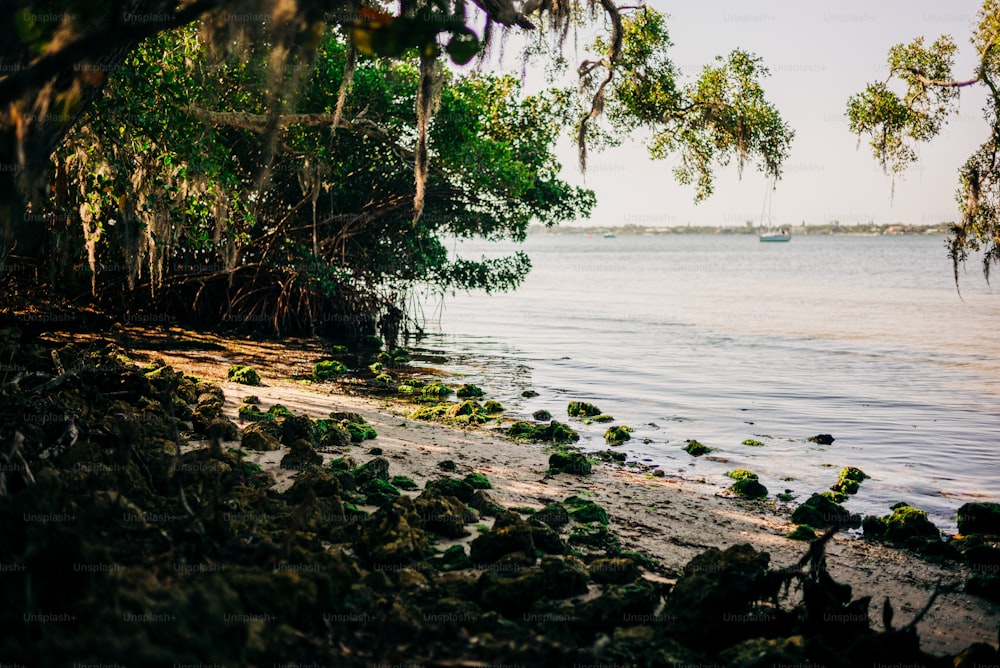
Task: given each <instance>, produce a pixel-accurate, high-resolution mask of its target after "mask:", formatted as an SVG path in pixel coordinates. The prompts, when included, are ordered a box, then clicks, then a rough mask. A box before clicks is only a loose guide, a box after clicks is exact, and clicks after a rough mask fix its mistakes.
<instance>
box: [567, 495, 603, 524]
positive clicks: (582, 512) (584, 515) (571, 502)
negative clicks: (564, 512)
mask: <svg viewBox="0 0 1000 668" xmlns="http://www.w3.org/2000/svg"><path fill="white" fill-rule="evenodd" d="M562 505H563V506H564V507H565V508H568V509H569V511H568V513H569V517H570V519H572V520H573V521H575V522H579V523H581V524H588V523H590V522H597V523H598V524H604V525H607V524H608V522H609V521H610V518H609V517H608V511H606V510H605V509H604V508H602V507H601V506H599V505H598V504H596V503H594V502H593V501H591V500H590V499H584V498H581V497H579V496H570V497H567V498H566V500H564V501H563V502H562Z"/></svg>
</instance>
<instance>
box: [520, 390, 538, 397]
mask: <svg viewBox="0 0 1000 668" xmlns="http://www.w3.org/2000/svg"><path fill="white" fill-rule="evenodd" d="M521 396H522V397H524V398H525V399H533V398H535V397H537V396H538V392H535V391H534V390H524V391H523V392H521Z"/></svg>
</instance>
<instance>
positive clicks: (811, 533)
mask: <svg viewBox="0 0 1000 668" xmlns="http://www.w3.org/2000/svg"><path fill="white" fill-rule="evenodd" d="M785 538H789V539H791V540H806V541H809V540H815V539H816V530H815V529H813V528H812V527H811V526H809V525H808V524H800V525H799V526H797V527H795V528H794V529H792V530H791V531H789V532H788V533H786V534H785Z"/></svg>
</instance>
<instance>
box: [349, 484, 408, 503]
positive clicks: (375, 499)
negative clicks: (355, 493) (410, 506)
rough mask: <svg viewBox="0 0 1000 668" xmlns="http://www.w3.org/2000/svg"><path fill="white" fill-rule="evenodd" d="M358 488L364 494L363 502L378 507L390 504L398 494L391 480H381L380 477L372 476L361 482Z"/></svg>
mask: <svg viewBox="0 0 1000 668" xmlns="http://www.w3.org/2000/svg"><path fill="white" fill-rule="evenodd" d="M358 489H359V490H360V491H361V493H362V494H364V495H365V503H367V504H368V505H370V506H378V507H380V508H382V507H385V506H391V505H392V504H393V502H394V501H395V500H396V497H398V496H399V495H400V491H399V490H398V489H396V488H395V487H394V486H393V484H392V483H391V482H389V481H388V480H382V479H381V478H373V479H372V480H369V481H368V482H365V483H364V484H362V485H361V486H360V487H359V488H358Z"/></svg>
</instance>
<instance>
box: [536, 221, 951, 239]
mask: <svg viewBox="0 0 1000 668" xmlns="http://www.w3.org/2000/svg"><path fill="white" fill-rule="evenodd" d="M950 226H951V223H939V224H937V225H901V224H892V225H888V224H885V225H876V224H874V223H873V224H866V225H840V224H838V223H829V224H821V225H791V226H789V225H783V226H779V229H785V230H789V231H790V232H791V233H792V236H834V235H836V236H869V237H870V236H930V235H942V236H943V235H945V234H948V232H949V227H950ZM762 232H764V229H763V228H761V227H755V226H743V227H734V226H725V225H676V226H673V227H657V226H646V225H635V224H631V223H629V224H626V225H618V226H607V225H590V226H587V227H569V226H565V225H563V226H559V227H544V226H542V225H532V226H531V227H529V228H528V234H530V235H553V236H554V235H591V236H593V235H601V236H603V235H608V234H613V235H615V236H668V235H676V234H714V235H758V234H761V233H762Z"/></svg>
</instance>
